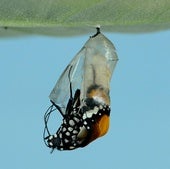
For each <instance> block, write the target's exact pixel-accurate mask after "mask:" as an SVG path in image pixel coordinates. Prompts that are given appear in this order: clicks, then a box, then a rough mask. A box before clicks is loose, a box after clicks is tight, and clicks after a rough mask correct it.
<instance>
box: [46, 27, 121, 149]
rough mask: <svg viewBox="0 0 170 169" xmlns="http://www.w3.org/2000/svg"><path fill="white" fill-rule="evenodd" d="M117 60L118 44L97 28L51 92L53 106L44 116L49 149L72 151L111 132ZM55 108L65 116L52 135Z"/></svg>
mask: <svg viewBox="0 0 170 169" xmlns="http://www.w3.org/2000/svg"><path fill="white" fill-rule="evenodd" d="M117 60H118V57H117V54H116V50H115V47H114V45H113V44H112V42H111V41H110V40H108V39H107V38H106V37H105V36H104V35H103V34H102V33H100V29H99V28H97V33H96V34H95V35H94V36H91V37H90V39H89V40H88V41H87V42H86V43H85V45H84V46H83V47H82V49H81V50H80V51H79V52H78V54H77V55H76V56H75V57H74V58H73V59H72V60H71V62H70V64H69V65H68V66H67V67H66V69H65V70H64V72H63V73H62V75H61V76H60V78H59V80H58V81H57V83H56V85H55V87H54V88H53V90H52V91H51V93H50V96H49V98H50V100H51V102H52V106H50V108H49V109H48V110H47V112H46V113H45V116H44V121H45V129H44V141H45V143H46V145H47V146H48V147H50V148H52V149H55V148H56V149H58V150H72V149H75V148H79V147H84V146H86V145H88V144H89V143H90V142H92V141H93V140H95V139H97V138H99V137H101V136H103V135H104V134H106V133H107V131H108V128H109V115H110V96H109V93H110V81H111V77H112V73H113V70H114V68H115V66H116V62H117ZM55 109H57V110H58V111H59V112H60V113H61V115H62V116H63V122H62V124H61V126H60V127H59V129H58V130H57V132H56V133H55V134H54V135H52V134H51V133H50V131H49V129H48V126H47V124H48V120H49V117H50V114H51V112H53V111H54V110H55Z"/></svg>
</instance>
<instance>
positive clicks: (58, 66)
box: [0, 30, 170, 169]
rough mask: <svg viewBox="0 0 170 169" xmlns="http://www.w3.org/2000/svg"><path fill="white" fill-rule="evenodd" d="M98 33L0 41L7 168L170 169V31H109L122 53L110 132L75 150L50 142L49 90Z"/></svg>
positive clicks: (1, 144) (0, 145) (1, 127)
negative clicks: (51, 145)
mask: <svg viewBox="0 0 170 169" xmlns="http://www.w3.org/2000/svg"><path fill="white" fill-rule="evenodd" d="M94 32H95V30H94ZM94 32H92V33H91V34H94ZM91 34H88V35H84V36H80V37H71V38H50V37H38V36H34V37H23V38H18V39H17V38H13V39H0V77H1V81H0V105H1V106H0V108H1V110H0V116H1V117H0V135H1V137H0V138H1V140H0V155H1V156H0V157H1V158H0V161H1V162H0V168H2V169H47V168H48V169H56V168H58V169H59V168H62V169H68V168H69V169H87V168H89V169H170V31H163V32H156V33H149V34H138V35H137V34H136V35H132V34H129V35H127V34H111V33H110V34H108V33H104V34H105V35H106V36H107V37H108V38H109V39H110V40H111V41H112V42H113V43H114V44H115V46H116V49H117V53H118V56H119V62H118V64H117V67H116V69H115V72H114V76H113V78H112V83H111V99H112V105H111V108H112V111H111V126H110V130H109V132H108V134H107V135H106V136H105V137H102V138H101V139H98V140H96V141H95V142H93V143H91V144H90V145H89V146H87V147H85V148H83V149H77V150H74V151H64V152H60V151H57V150H56V151H55V152H54V153H53V154H50V150H49V149H48V148H47V147H45V145H44V143H43V140H42V132H43V127H44V124H43V115H44V112H45V111H46V109H47V107H48V106H49V105H50V102H49V99H48V95H49V93H50V91H51V89H52V88H53V86H54V85H55V83H56V81H57V79H58V78H59V76H60V74H61V72H62V71H63V70H64V68H65V67H66V65H67V63H68V62H69V61H70V60H71V59H72V57H73V56H75V54H76V53H77V52H78V51H79V50H80V49H81V47H82V46H83V45H84V43H85V42H86V40H87V39H88V38H89V36H90V35H91ZM56 125H58V124H56Z"/></svg>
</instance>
